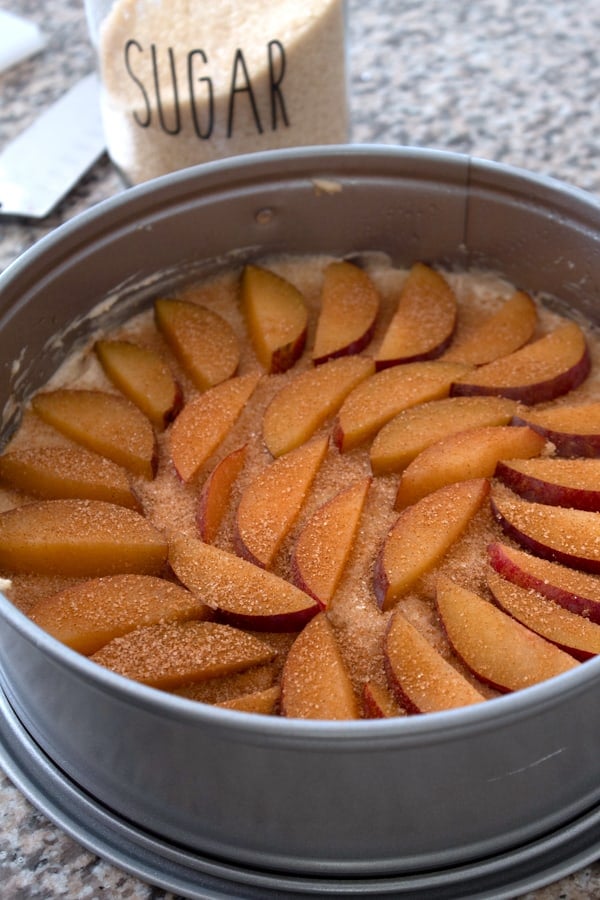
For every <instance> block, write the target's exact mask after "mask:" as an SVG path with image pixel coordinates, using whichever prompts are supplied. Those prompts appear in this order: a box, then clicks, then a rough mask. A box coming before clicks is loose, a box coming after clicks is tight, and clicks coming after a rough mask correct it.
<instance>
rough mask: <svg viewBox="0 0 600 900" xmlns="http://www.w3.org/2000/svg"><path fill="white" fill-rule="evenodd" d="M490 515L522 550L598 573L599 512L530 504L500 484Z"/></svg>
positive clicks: (599, 562)
mask: <svg viewBox="0 0 600 900" xmlns="http://www.w3.org/2000/svg"><path fill="white" fill-rule="evenodd" d="M492 513H493V515H494V517H495V518H496V520H497V521H498V523H499V524H500V526H501V527H502V529H503V530H504V532H505V533H506V534H507V535H508V536H509V537H511V538H512V539H513V540H515V541H516V542H517V544H519V545H520V546H521V547H523V548H524V549H525V550H530V551H531V552H532V553H535V554H536V555H537V556H541V557H543V558H544V559H549V560H551V561H554V562H559V563H562V564H563V565H566V566H571V567H573V568H575V569H583V571H584V572H592V573H595V574H599V573H600V513H595V512H588V511H587V510H582V509H571V508H565V507H562V506H549V505H547V504H545V503H532V502H530V501H529V500H524V499H523V498H522V497H519V496H518V495H517V494H514V493H513V492H512V491H510V490H508V488H505V487H503V486H501V485H498V486H497V487H495V488H494V492H493V495H492Z"/></svg>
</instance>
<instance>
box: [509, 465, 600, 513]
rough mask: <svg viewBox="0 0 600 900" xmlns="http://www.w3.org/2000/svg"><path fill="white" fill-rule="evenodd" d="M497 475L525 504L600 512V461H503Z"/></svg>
mask: <svg viewBox="0 0 600 900" xmlns="http://www.w3.org/2000/svg"><path fill="white" fill-rule="evenodd" d="M495 475H496V478H498V479H499V480H500V481H501V482H502V483H503V484H505V485H506V486H507V487H509V488H510V489H511V490H513V491H514V492H515V493H516V494H519V495H520V496H521V497H523V498H524V499H525V500H533V501H535V502H537V503H548V504H549V505H550V506H572V507H575V509H587V510H589V511H590V512H600V459H586V458H584V459H562V458H560V457H541V458H538V459H509V460H500V461H499V462H498V465H497V466H496V472H495Z"/></svg>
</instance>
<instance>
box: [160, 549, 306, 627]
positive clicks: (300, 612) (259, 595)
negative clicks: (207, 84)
mask: <svg viewBox="0 0 600 900" xmlns="http://www.w3.org/2000/svg"><path fill="white" fill-rule="evenodd" d="M169 562H170V563H171V567H172V569H173V571H174V572H175V574H176V575H177V577H178V578H179V580H180V581H181V582H182V584H184V585H185V586H186V587H187V588H188V589H189V590H190V591H192V592H193V593H194V594H196V596H197V597H198V599H200V600H202V601H203V602H204V603H206V604H207V605H208V606H210V607H211V608H212V609H214V610H216V611H217V612H218V614H219V616H220V617H221V618H222V619H223V620H225V621H227V622H228V623H229V624H231V625H234V626H237V627H239V628H248V629H250V630H252V631H274V632H276V631H298V630H299V629H301V628H302V627H303V626H304V625H305V624H306V622H308V620H309V619H312V617H313V616H314V615H316V614H317V613H318V611H319V608H320V607H319V604H318V603H317V602H316V601H315V600H314V599H313V598H312V597H309V596H308V594H305V593H304V591H301V590H300V589H299V588H297V587H295V585H293V584H290V583H289V582H288V581H285V580H284V579H283V578H279V576H277V575H275V574H273V572H269V571H267V570H266V569H261V568H260V567H259V566H255V565H254V564H253V563H251V562H248V561H247V560H245V559H241V558H240V557H239V556H236V555H235V554H233V553H229V552H227V551H226V550H221V549H220V548H218V547H214V546H213V545H212V544H205V543H204V542H203V541H198V540H195V539H193V538H180V539H179V540H176V541H173V543H172V544H171V546H170V548H169Z"/></svg>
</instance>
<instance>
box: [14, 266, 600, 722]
mask: <svg viewBox="0 0 600 900" xmlns="http://www.w3.org/2000/svg"><path fill="white" fill-rule="evenodd" d="M598 346H599V345H598V340H597V338H596V337H595V336H594V333H593V330H592V328H591V327H587V326H583V325H580V324H578V323H577V322H575V321H574V320H571V319H567V318H565V317H563V316H560V315H558V314H557V313H555V312H552V311H551V310H550V309H549V308H547V307H545V306H544V305H543V304H542V303H541V302H540V301H539V300H538V299H537V298H533V297H531V296H529V295H528V294H527V293H525V292H524V291H521V290H516V289H515V288H514V287H513V286H512V285H510V284H508V283H507V282H506V281H505V280H503V279H501V278H499V277H496V276H492V275H490V274H486V273H475V274H465V273H455V272H442V271H439V270H437V269H436V268H435V267H433V266H431V265H427V264H425V263H421V262H417V263H415V264H414V265H412V266H411V267H410V268H408V269H399V268H396V267H394V266H393V265H392V264H391V263H390V262H389V261H388V260H386V259H385V258H384V257H383V256H381V255H372V256H363V257H360V258H359V257H355V258H354V259H353V260H350V259H348V260H339V259H331V258H327V257H321V256H318V257H310V258H297V257H293V256H290V257H280V258H276V259H269V260H261V261H258V262H257V263H253V264H248V265H246V266H245V267H243V268H242V269H241V270H240V269H233V268H232V269H230V270H227V271H223V272H221V273H219V274H218V275H215V276H212V277H211V278H210V279H207V280H206V281H204V282H202V283H199V284H195V285H193V286H191V287H187V288H185V289H183V290H181V291H180V292H179V293H178V294H177V295H173V296H160V297H157V298H155V300H154V301H153V302H152V304H151V305H150V307H149V308H148V309H146V310H144V311H143V312H141V313H139V314H138V315H136V316H134V317H133V318H130V319H129V320H127V321H125V322H124V323H123V324H122V325H121V326H119V327H118V328H112V329H111V330H110V331H105V332H102V333H98V334H96V335H95V336H94V338H93V339H92V340H90V342H89V346H88V347H87V348H85V349H84V350H83V351H81V352H78V353H77V354H75V355H73V356H72V357H71V358H69V359H68V360H66V361H65V363H64V364H63V365H62V367H61V368H60V369H59V371H58V372H57V373H56V374H55V375H54V376H53V377H52V378H51V379H50V381H49V382H48V383H47V384H46V385H45V386H44V387H43V389H41V390H40V391H38V393H36V394H35V396H33V398H32V399H31V402H30V403H29V404H28V405H27V408H25V409H24V410H23V415H22V419H21V423H20V425H19V428H18V430H17V431H16V433H15V434H14V435H13V436H12V437H11V439H10V441H9V442H8V443H7V445H6V446H5V448H4V450H3V452H2V455H0V479H1V483H2V489H1V492H0V501H1V506H0V576H2V578H3V579H4V584H5V591H6V593H7V596H8V597H9V599H11V600H12V601H13V602H14V603H15V604H16V605H17V606H18V607H19V608H20V609H21V610H22V611H23V612H24V613H25V614H26V615H28V616H29V617H30V618H31V620H32V621H33V622H35V623H36V624H37V625H38V626H40V627H41V628H43V629H45V630H46V631H47V632H49V633H50V634H51V635H53V636H54V637H55V638H56V639H57V640H59V641H61V642H63V643H64V644H65V645H67V646H68V647H70V648H71V649H72V650H73V651H75V652H77V653H81V654H85V655H86V656H88V657H89V658H90V659H91V660H93V661H94V662H95V663H97V664H98V665H99V666H103V667H105V668H107V669H110V670H112V671H113V672H115V673H117V674H118V675H120V676H123V677H126V678H130V679H134V680H136V681H139V682H141V683H143V684H145V685H148V686H150V687H152V688H155V689H158V690H161V691H167V692H171V693H174V694H176V695H178V696H180V697H185V698H189V699H191V700H194V701H198V702H201V703H208V704H212V705H215V706H219V707H224V708H228V709H234V710H241V711H245V712H251V713H260V714H267V715H280V716H287V717H292V718H318V719H330V720H333V719H358V718H382V717H393V716H406V715H414V714H422V713H429V712H436V711H440V710H447V709H451V708H454V707H462V706H467V705H471V704H478V703H482V702H485V701H491V702H493V699H494V698H495V697H497V696H498V695H499V694H503V693H507V692H510V691H515V690H519V689H521V688H525V687H528V686H530V685H533V684H535V683H537V682H540V681H543V680H545V679H548V678H552V677H554V676H556V675H559V674H561V673H563V672H567V671H568V670H570V669H574V668H576V667H578V666H579V665H581V664H585V660H587V659H589V658H590V657H592V656H594V655H596V654H597V653H599V652H600V383H599V376H598V372H599V371H600V369H599V367H598V355H599V352H598Z"/></svg>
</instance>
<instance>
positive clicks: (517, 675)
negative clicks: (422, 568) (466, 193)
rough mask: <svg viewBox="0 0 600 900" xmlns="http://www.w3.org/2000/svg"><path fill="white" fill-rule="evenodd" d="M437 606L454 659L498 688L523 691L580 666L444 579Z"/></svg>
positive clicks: (489, 604)
mask: <svg viewBox="0 0 600 900" xmlns="http://www.w3.org/2000/svg"><path fill="white" fill-rule="evenodd" d="M436 603H437V608H438V612H439V614H440V618H441V620H442V624H443V626H444V629H445V631H446V634H447V636H448V640H449V641H450V643H451V645H452V647H453V649H454V652H455V653H456V655H457V656H458V657H459V659H461V660H462V661H463V662H464V664H465V665H466V666H467V667H468V668H469V669H470V670H471V671H472V672H473V674H474V675H476V676H477V677H478V678H480V679H481V680H482V681H483V682H486V683H488V684H490V685H491V686H492V687H494V688H496V689H497V690H500V691H516V690H520V689H521V688H526V687H529V686H531V685H533V684H537V683H539V682H541V681H546V679H548V678H552V677H554V676H555V675H560V674H562V673H563V672H568V671H569V670H570V669H574V668H576V667H577V666H578V665H579V663H578V662H577V661H576V660H575V659H574V658H573V657H572V656H571V655H570V654H568V653H565V652H564V651H563V650H560V649H559V648H558V647H556V646H555V645H554V644H552V643H550V642H549V641H547V640H545V639H544V638H542V637H540V635H538V634H535V633H534V632H533V631H531V630H530V629H529V628H526V627H525V626H524V625H521V623H520V622H517V621H516V620H515V619H513V618H512V616H509V615H507V613H504V612H502V610H500V609H498V607H497V606H495V605H494V604H493V603H491V602H490V601H489V600H484V599H483V598H482V597H480V596H479V595H478V594H476V593H474V592H473V591H470V590H467V589H466V588H464V587H461V586H460V585H458V584H456V583H455V582H453V581H451V580H450V579H449V578H446V577H444V576H440V577H439V578H438V582H437V590H436Z"/></svg>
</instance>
